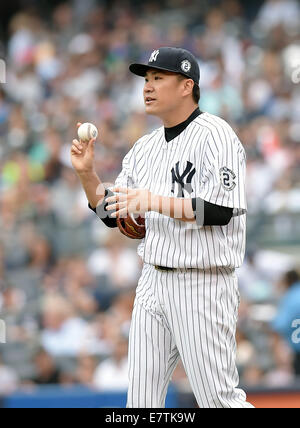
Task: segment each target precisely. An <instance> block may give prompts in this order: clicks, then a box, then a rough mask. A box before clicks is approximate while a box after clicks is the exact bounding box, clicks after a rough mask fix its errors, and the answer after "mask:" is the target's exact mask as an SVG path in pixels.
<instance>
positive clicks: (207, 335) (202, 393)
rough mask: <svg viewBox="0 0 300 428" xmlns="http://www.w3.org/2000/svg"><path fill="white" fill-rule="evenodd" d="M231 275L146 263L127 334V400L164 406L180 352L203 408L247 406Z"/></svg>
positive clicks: (129, 404)
mask: <svg viewBox="0 0 300 428" xmlns="http://www.w3.org/2000/svg"><path fill="white" fill-rule="evenodd" d="M238 305H239V292H238V286H237V278H236V275H235V274H234V273H233V272H232V271H229V270H228V269H225V268H220V269H217V270H214V271H213V272H210V271H200V270H182V271H180V272H170V271H169V272H162V271H157V270H156V269H155V267H154V266H152V265H149V264H144V268H143V272H142V276H141V278H140V280H139V284H138V288H137V295H136V299H135V304H134V310H133V314H132V324H131V329H130V338H129V390H128V400H127V407H128V408H163V407H165V399H166V394H167V388H168V385H169V382H170V379H171V377H172V374H173V371H174V369H175V367H176V365H177V363H178V360H179V358H180V357H181V359H182V362H183V366H184V368H185V371H186V374H187V376H188V378H189V381H190V384H191V387H192V389H193V392H194V394H195V397H196V400H197V403H198V405H199V407H202V408H223V407H224V408H230V407H232V408H239V407H240V408H247V407H253V406H252V405H251V404H250V403H247V402H246V394H245V393H244V391H242V390H241V389H238V388H237V385H238V382H239V377H238V373H237V369H236V365H235V355H236V341H235V332H236V321H237V312H238Z"/></svg>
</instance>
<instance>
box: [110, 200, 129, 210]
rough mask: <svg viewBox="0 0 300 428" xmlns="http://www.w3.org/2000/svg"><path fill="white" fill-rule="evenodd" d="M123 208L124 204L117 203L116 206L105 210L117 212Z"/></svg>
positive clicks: (113, 205)
mask: <svg viewBox="0 0 300 428" xmlns="http://www.w3.org/2000/svg"><path fill="white" fill-rule="evenodd" d="M125 207H126V202H122V203H121V204H119V203H117V204H112V205H108V206H107V207H106V209H107V211H114V210H116V211H117V210H119V209H122V208H125Z"/></svg>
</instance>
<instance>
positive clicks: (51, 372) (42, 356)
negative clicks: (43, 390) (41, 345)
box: [33, 349, 60, 385]
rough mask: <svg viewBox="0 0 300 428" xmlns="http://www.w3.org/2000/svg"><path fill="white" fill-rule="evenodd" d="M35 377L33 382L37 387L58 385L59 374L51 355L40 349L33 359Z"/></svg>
mask: <svg viewBox="0 0 300 428" xmlns="http://www.w3.org/2000/svg"><path fill="white" fill-rule="evenodd" d="M34 363H35V369H36V376H35V377H34V379H33V381H34V383H35V384H37V385H55V384H59V383H60V372H59V370H58V368H57V367H56V365H55V362H54V360H53V358H52V357H51V355H49V354H48V353H47V352H46V351H45V350H44V349H40V350H39V351H38V352H37V353H36V355H35V357H34Z"/></svg>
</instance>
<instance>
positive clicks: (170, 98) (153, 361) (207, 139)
mask: <svg viewBox="0 0 300 428" xmlns="http://www.w3.org/2000/svg"><path fill="white" fill-rule="evenodd" d="M129 68H130V71H131V72H133V73H134V74H136V75H138V76H142V77H144V78H145V85H144V101H145V106H146V113H147V114H152V115H156V116H158V117H159V118H160V119H161V120H162V122H163V126H162V127H161V128H159V129H157V130H155V131H154V132H152V133H151V134H149V135H145V136H143V137H142V138H141V139H140V140H138V141H137V142H136V143H135V145H134V146H133V147H132V149H131V150H130V151H129V153H128V154H127V155H126V156H125V158H124V160H123V168H122V171H121V173H120V175H119V176H118V178H117V180H116V182H115V187H114V188H112V189H111V188H107V189H105V188H104V186H103V184H102V183H101V181H100V179H99V177H98V175H97V174H96V172H95V169H94V143H95V141H94V140H91V141H90V142H89V143H88V144H84V143H83V142H81V141H80V142H78V141H77V140H74V142H73V146H72V162H73V166H74V168H75V170H76V171H77V174H78V176H79V178H80V180H81V182H82V185H83V188H84V190H85V192H86V195H87V198H88V200H89V206H90V208H91V209H93V210H94V211H95V212H96V213H97V214H98V216H99V217H100V218H101V220H102V221H104V223H105V224H106V225H107V226H108V227H117V225H118V221H120V219H121V218H125V217H126V216H127V218H129V216H130V215H139V216H142V217H144V218H145V234H144V235H142V236H141V237H143V236H144V237H143V240H142V242H141V244H140V245H139V248H138V254H139V255H140V256H141V257H142V258H143V262H144V265H143V271H142V275H141V278H140V280H139V283H138V287H137V291H136V299H135V304H134V310H133V314H132V323H131V329H130V338H129V390H128V401H127V407H134V408H162V407H164V406H165V398H166V393H167V388H168V385H169V382H170V379H171V377H172V373H173V371H174V369H175V367H176V365H177V363H178V360H179V358H181V359H182V362H183V365H184V368H185V371H186V373H187V376H188V378H189V381H190V384H191V387H192V389H193V392H194V394H195V397H196V399H197V402H198V404H199V406H200V407H203V408H230V407H233V408H237V407H241V408H246V407H252V405H251V404H250V403H247V401H246V394H245V393H244V391H242V390H241V389H238V388H237V386H238V381H239V378H238V373H237V369H236V364H235V354H236V342H235V332H236V321H237V313H238V306H239V291H238V283H237V277H236V274H235V269H236V268H237V267H239V266H240V265H241V264H242V261H243V257H244V252H245V228H246V215H245V213H246V200H245V164H246V160H245V151H244V148H243V146H242V145H241V143H240V141H239V139H238V137H237V136H236V134H235V133H234V131H233V130H232V128H231V127H230V126H229V125H228V124H227V123H226V122H225V121H224V120H222V119H220V118H218V117H216V116H213V115H211V114H209V113H204V112H201V111H200V110H199V108H198V103H199V98H200V90H199V78H200V72H199V66H198V63H197V61H196V59H195V57H194V56H193V55H192V54H191V53H190V52H188V51H186V50H184V49H180V48H170V47H163V48H160V49H158V50H155V51H154V52H153V53H152V54H151V57H150V59H149V61H148V63H146V64H132V65H131V66H130V67H129ZM130 228H131V229H132V226H130Z"/></svg>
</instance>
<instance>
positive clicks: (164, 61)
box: [129, 47, 200, 85]
mask: <svg viewBox="0 0 300 428" xmlns="http://www.w3.org/2000/svg"><path fill="white" fill-rule="evenodd" d="M149 68H155V69H157V70H164V71H172V72H173V73H180V74H183V75H184V76H186V77H188V78H189V79H192V80H193V81H194V82H195V83H196V84H197V85H199V80H200V70H199V65H198V62H197V60H196V58H195V57H194V55H193V54H192V53H191V52H189V51H187V50H186V49H182V48H169V47H162V48H159V49H157V50H155V51H153V52H152V54H151V56H150V58H149V61H148V63H147V64H131V65H130V66H129V70H130V71H131V72H132V73H134V74H136V75H138V76H143V77H144V76H146V73H147V71H148V70H149Z"/></svg>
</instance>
